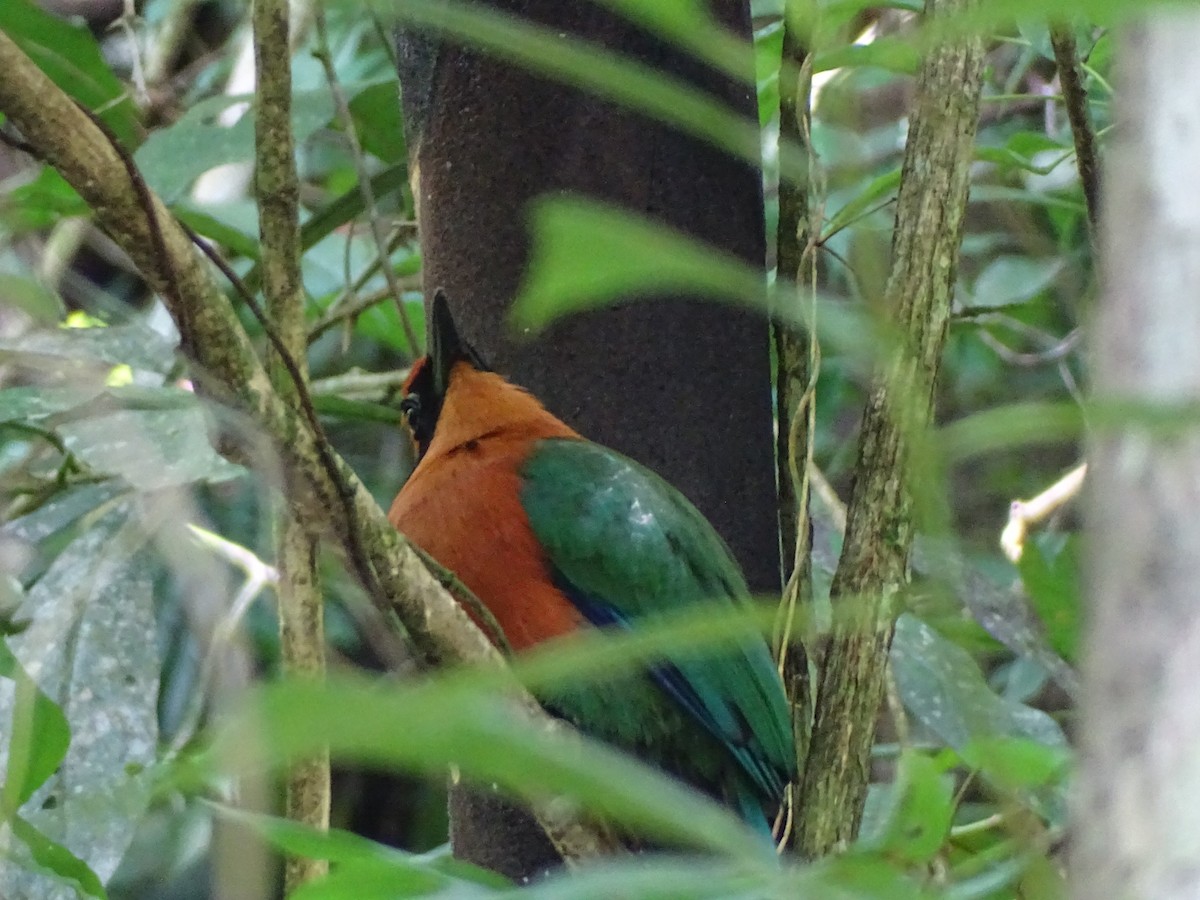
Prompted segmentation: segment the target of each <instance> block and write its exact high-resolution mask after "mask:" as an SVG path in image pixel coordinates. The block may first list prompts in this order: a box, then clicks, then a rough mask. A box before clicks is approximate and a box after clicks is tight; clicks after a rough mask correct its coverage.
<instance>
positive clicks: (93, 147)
mask: <svg viewBox="0 0 1200 900" xmlns="http://www.w3.org/2000/svg"><path fill="white" fill-rule="evenodd" d="M0 71H2V72H3V73H4V77H3V78H0V112H3V113H4V115H5V116H6V117H7V118H8V123H9V124H10V125H12V126H13V127H15V128H17V129H18V130H19V131H20V133H21V136H22V138H23V139H24V140H25V141H26V142H27V143H28V144H29V145H30V146H31V147H32V148H34V149H35V150H36V152H37V154H38V155H39V156H40V157H41V158H42V159H44V160H46V161H47V162H48V163H49V164H50V165H52V166H54V168H56V169H57V170H58V171H59V173H60V174H61V175H62V176H63V177H64V178H65V179H66V181H67V182H68V183H69V184H70V185H71V186H72V187H74V188H75V190H76V191H78V192H79V194H80V196H81V197H82V198H83V200H84V201H85V202H86V203H87V204H88V205H89V206H90V207H91V208H92V209H93V210H94V212H95V214H96V220H97V222H98V223H99V224H100V225H101V227H102V228H103V229H104V230H105V231H106V232H107V233H108V234H109V236H110V237H111V238H112V239H113V240H114V241H115V242H116V243H117V244H118V245H119V246H120V247H121V248H122V249H123V250H124V251H125V252H126V253H127V254H128V255H129V257H130V259H131V260H132V261H133V263H134V264H135V265H136V266H137V268H138V270H139V271H140V272H141V273H142V275H143V277H144V278H145V279H146V281H147V283H148V284H149V285H150V286H151V287H152V288H153V289H154V290H155V291H157V292H158V293H159V294H160V295H161V296H162V299H163V302H164V303H165V304H166V306H167V309H168V311H169V312H170V313H171V316H172V318H173V319H174V320H175V323H176V325H177V327H178V328H179V332H180V335H181V349H182V350H183V352H184V353H185V354H186V355H187V356H188V358H189V359H190V360H191V362H192V376H193V380H194V381H195V382H196V383H197V385H198V387H200V388H202V389H203V390H204V391H206V392H207V393H208V394H209V395H210V396H212V397H214V398H216V399H218V400H220V401H221V402H223V403H225V404H227V405H228V406H230V407H231V408H233V409H236V410H238V411H240V412H242V413H244V414H245V415H246V416H247V417H248V418H250V419H251V420H252V421H253V422H255V423H256V424H257V426H258V427H259V428H261V429H262V430H263V431H264V432H265V433H266V434H267V435H268V436H269V437H270V438H271V439H272V441H273V442H274V444H275V446H276V448H277V449H278V451H279V453H280V456H281V460H282V462H283V465H284V467H285V469H286V471H287V473H288V483H289V485H291V486H293V489H292V490H289V491H288V493H287V501H288V504H289V508H290V511H291V515H293V516H294V517H295V518H297V519H300V520H302V521H305V522H308V523H311V524H312V526H313V528H314V530H320V531H321V532H322V533H324V534H326V535H328V536H329V538H330V540H332V541H333V542H334V544H335V545H336V546H337V547H338V548H339V549H340V550H341V552H342V554H343V557H344V558H345V559H346V560H347V562H348V564H349V565H350V566H351V569H352V571H353V572H354V573H355V575H356V576H357V577H358V578H359V580H360V581H361V582H362V584H363V586H364V588H365V589H366V591H367V594H368V596H369V597H371V599H372V601H373V602H374V603H375V604H376V606H378V607H379V609H380V611H381V612H382V613H383V615H384V616H385V618H387V619H388V621H391V620H392V617H395V618H398V619H399V620H400V622H402V623H403V625H404V627H405V629H406V631H407V633H408V636H409V637H410V638H411V640H412V641H413V643H414V645H415V646H416V647H417V649H418V651H419V652H420V653H421V654H422V655H423V656H424V658H425V659H426V660H427V661H429V662H431V663H452V662H457V663H478V664H485V665H490V666H494V667H495V668H496V670H497V671H498V672H500V673H504V672H506V667H505V666H504V665H503V658H502V657H501V655H500V653H499V652H498V651H497V650H496V648H495V647H494V646H492V644H491V642H490V641H488V639H487V638H486V637H485V636H484V635H483V633H482V632H481V631H480V630H479V629H478V628H477V627H476V626H475V625H474V623H473V622H472V621H471V620H470V618H469V617H468V616H467V614H466V613H465V612H464V611H463V610H462V609H461V608H460V607H459V605H458V604H457V603H456V602H455V601H454V600H453V598H452V597H451V596H450V595H449V593H447V591H446V590H445V589H444V588H443V587H442V585H441V584H440V583H439V581H438V580H437V579H436V578H435V577H434V576H433V575H432V574H430V572H429V570H428V569H427V568H426V567H425V566H424V565H423V564H422V563H421V560H420V559H419V557H418V556H417V554H416V553H415V552H414V550H413V548H412V546H411V545H410V544H409V543H408V541H407V540H406V539H405V538H404V536H403V535H401V534H400V533H399V532H398V531H396V529H395V528H393V527H392V526H391V524H390V523H389V522H388V521H387V518H386V517H385V515H384V513H383V510H381V509H380V508H379V505H378V504H377V503H376V502H375V500H374V498H373V497H372V496H371V494H370V493H369V492H368V491H367V489H366V488H365V487H364V486H363V484H362V482H361V481H359V479H358V477H357V476H356V475H355V474H354V472H353V471H352V470H351V469H350V467H349V466H348V465H346V463H345V462H344V461H343V460H342V459H341V458H340V457H339V456H338V455H337V454H336V453H335V452H334V451H333V450H332V449H331V448H330V447H329V445H328V442H326V441H323V440H322V439H321V438H319V437H318V431H317V428H319V423H316V417H315V415H312V416H309V415H308V411H305V410H300V411H297V410H296V409H295V408H294V407H293V406H291V405H289V404H287V403H285V402H284V401H283V399H282V398H281V397H280V396H279V394H278V393H276V391H275V390H274V388H273V387H272V385H271V383H270V381H269V379H268V378H267V375H266V372H265V371H264V369H263V367H262V365H261V364H260V363H259V360H258V358H257V357H256V356H255V354H254V349H253V346H252V345H251V343H250V339H249V337H248V336H247V334H246V332H245V330H244V329H243V328H242V326H241V323H240V321H239V320H238V318H237V315H236V313H235V312H234V309H233V306H232V305H231V304H230V303H229V301H228V300H227V298H226V297H225V295H224V294H223V293H222V291H221V289H220V287H219V286H218V285H217V283H216V281H215V280H214V279H215V276H214V275H213V274H212V271H211V269H210V268H209V267H208V266H207V265H206V264H205V263H204V261H203V260H202V259H201V257H200V256H199V254H197V252H196V251H195V248H194V247H193V245H192V243H191V240H190V238H189V237H188V234H187V233H186V231H185V230H184V229H183V228H182V226H181V225H180V224H179V223H178V222H177V221H176V220H175V218H174V217H173V216H172V215H171V214H170V212H169V211H168V210H167V209H166V207H165V206H164V205H163V204H162V202H161V201H160V200H159V199H158V198H157V197H155V196H154V195H153V194H151V193H150V191H149V190H148V189H147V188H146V186H145V184H144V182H142V181H141V178H140V176H139V175H138V174H137V172H136V170H135V169H134V168H133V167H132V164H131V163H130V162H129V159H128V156H127V155H124V154H122V153H121V152H120V151H119V149H118V148H117V146H116V145H115V144H114V143H113V142H112V140H111V139H110V136H109V135H108V134H107V133H106V132H105V131H104V130H103V129H102V128H101V126H100V125H99V124H98V123H97V121H96V120H94V119H93V118H91V117H90V115H89V114H88V113H86V112H85V111H83V110H82V109H80V108H79V107H78V106H76V105H75V104H74V102H72V100H71V99H70V98H69V97H68V96H67V95H66V94H64V93H63V92H62V91H61V90H60V89H59V88H58V87H57V86H56V85H55V84H54V83H53V82H52V81H50V79H49V78H47V77H46V75H45V74H44V73H43V72H42V71H41V70H40V69H39V68H38V67H37V66H36V65H35V64H34V63H33V62H32V61H31V60H30V59H29V58H28V57H27V56H26V55H25V54H24V53H22V52H21V50H20V48H18V47H17V46H16V44H15V43H13V41H12V40H11V39H10V38H9V37H8V36H7V35H6V34H4V33H3V32H2V31H0ZM513 689H514V691H515V692H516V695H517V696H518V697H519V698H520V709H521V711H522V712H523V714H524V715H526V716H527V717H528V719H529V722H530V727H533V728H540V729H543V730H555V729H561V728H562V726H561V724H559V723H555V722H554V721H553V720H552V719H551V718H550V717H549V716H547V715H546V714H545V712H544V711H543V710H542V709H541V707H540V706H538V704H537V702H536V701H535V700H534V699H533V698H532V697H530V696H529V694H528V693H526V692H523V691H519V690H518V689H517V686H516V685H515V684H514V686H513ZM541 821H542V824H543V825H544V827H546V829H547V833H549V834H551V835H552V836H553V837H554V839H555V841H556V844H557V846H558V848H559V850H560V852H561V853H562V854H563V855H564V857H565V858H567V859H568V860H575V859H581V858H584V857H587V856H595V855H599V854H600V853H604V852H611V851H612V850H613V849H615V845H614V844H613V842H612V840H611V839H609V838H608V837H607V836H606V835H604V834H603V833H602V832H601V831H599V830H598V829H596V828H594V827H592V826H590V825H585V824H583V823H582V822H581V821H580V820H579V819H578V818H577V817H574V816H572V815H570V814H569V813H564V812H561V811H558V812H556V813H555V814H554V815H550V814H543V815H542V817H541Z"/></svg>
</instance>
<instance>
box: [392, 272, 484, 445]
mask: <svg viewBox="0 0 1200 900" xmlns="http://www.w3.org/2000/svg"><path fill="white" fill-rule="evenodd" d="M460 362H465V363H467V364H468V365H470V366H471V367H472V368H475V369H477V370H479V371H481V372H486V371H487V370H488V368H487V366H486V365H484V363H483V360H481V359H480V358H479V354H478V353H476V352H475V348H474V347H472V346H471V345H470V344H468V343H467V342H466V341H464V340H463V339H462V338H461V337H459V334H458V328H457V327H456V326H455V324H454V316H453V315H451V313H450V304H449V302H448V301H447V300H446V295H445V293H444V292H443V291H441V290H440V289H439V290H438V291H437V293H435V294H434V296H433V304H432V305H431V307H430V310H429V352H428V353H427V354H426V355H425V356H422V357H421V358H420V359H419V360H417V361H416V363H414V364H413V367H412V371H411V372H410V373H409V376H408V380H407V381H405V382H404V400H403V401H401V403H400V409H401V410H402V411H403V413H404V420H405V422H407V423H408V429H409V431H411V432H412V436H413V440H414V441H415V442H416V444H417V458H418V459H420V458H421V457H423V456H424V455H425V454H426V453H427V452H428V451H429V445H430V443H431V442H432V441H433V432H434V430H435V429H436V428H437V424H438V418H439V417H440V416H441V414H442V406H443V405H444V404H445V402H446V394H447V393H448V392H449V390H450V375H451V372H452V371H453V370H454V366H455V364H457V363H460Z"/></svg>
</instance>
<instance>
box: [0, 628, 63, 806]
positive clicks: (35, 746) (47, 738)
mask: <svg viewBox="0 0 1200 900" xmlns="http://www.w3.org/2000/svg"><path fill="white" fill-rule="evenodd" d="M0 678H7V679H9V680H10V681H12V682H13V684H14V690H13V701H12V719H11V721H10V723H9V726H8V765H7V767H6V770H5V773H4V791H3V796H2V797H0V817H3V816H4V814H5V813H12V812H16V810H17V809H19V808H20V807H21V805H22V804H23V803H24V802H25V801H26V800H28V799H29V798H30V797H31V796H32V795H33V792H34V791H36V790H37V789H38V788H40V787H41V786H42V785H43V784H45V783H46V779H47V778H49V777H50V776H51V775H53V774H54V771H55V769H57V768H58V766H59V763H61V762H62V760H63V757H64V756H66V754H67V747H69V746H70V743H71V728H70V726H69V725H68V724H67V717H66V716H65V715H63V711H62V709H61V708H60V707H59V705H58V704H57V703H55V702H54V701H53V700H51V699H50V698H49V697H47V696H46V695H45V694H44V693H43V692H42V691H41V690H40V689H39V688H38V686H37V684H35V683H34V681H33V679H32V678H30V677H29V674H28V673H27V672H26V671H25V669H24V667H23V666H22V665H21V663H20V662H19V661H18V660H17V658H16V657H15V656H13V653H12V651H11V650H10V649H9V648H8V644H7V643H5V642H4V640H3V639H0Z"/></svg>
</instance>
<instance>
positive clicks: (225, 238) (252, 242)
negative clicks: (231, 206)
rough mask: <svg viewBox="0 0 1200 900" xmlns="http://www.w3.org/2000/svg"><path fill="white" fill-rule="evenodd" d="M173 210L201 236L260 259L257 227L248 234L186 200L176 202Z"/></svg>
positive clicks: (239, 252) (246, 255)
mask: <svg viewBox="0 0 1200 900" xmlns="http://www.w3.org/2000/svg"><path fill="white" fill-rule="evenodd" d="M173 211H174V213H175V216H176V217H177V218H178V219H179V220H180V221H181V222H183V224H185V225H187V226H188V227H189V228H191V229H192V230H193V231H194V232H196V234H198V235H200V236H201V237H206V238H209V239H210V240H213V241H216V242H217V243H218V244H220V245H221V246H223V247H226V248H228V249H230V250H232V251H233V252H234V253H237V254H238V255H239V256H244V257H246V259H254V260H257V259H258V251H259V244H258V233H257V229H256V230H255V232H254V233H253V234H247V233H246V232H244V231H242V230H241V229H239V228H235V227H234V226H232V225H230V224H229V223H228V222H224V221H222V220H221V219H219V218H217V217H216V216H214V215H212V214H211V213H209V212H205V211H204V210H201V209H193V208H191V207H189V206H188V204H187V201H186V200H181V201H179V202H178V203H176V204H175V207H174V210H173Z"/></svg>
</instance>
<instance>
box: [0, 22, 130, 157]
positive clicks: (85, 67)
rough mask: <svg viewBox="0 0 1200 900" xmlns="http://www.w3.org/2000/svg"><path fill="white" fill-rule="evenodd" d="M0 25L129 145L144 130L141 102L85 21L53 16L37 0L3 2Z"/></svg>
mask: <svg viewBox="0 0 1200 900" xmlns="http://www.w3.org/2000/svg"><path fill="white" fill-rule="evenodd" d="M0 31H3V32H4V33H5V34H6V35H8V37H10V38H11V39H12V40H13V41H14V42H15V43H16V45H17V46H18V47H20V48H21V50H22V51H24V52H25V54H26V55H27V56H28V57H29V58H30V59H32V60H33V61H34V62H35V63H37V65H38V67H39V68H40V69H41V70H42V71H43V72H45V73H46V74H47V75H48V76H49V77H50V79H51V80H52V81H53V82H54V83H55V84H56V85H58V86H59V87H60V88H62V89H63V90H64V91H66V92H67V94H69V95H70V96H71V98H72V99H74V100H77V101H78V102H79V103H81V104H82V105H83V106H85V107H87V108H88V109H90V110H92V111H93V112H94V113H96V114H97V115H98V116H99V117H100V119H101V120H103V121H104V123H105V124H106V125H108V127H109V128H110V129H112V131H113V133H114V134H116V136H117V137H118V138H119V139H120V140H121V142H122V143H123V144H124V145H125V146H126V147H128V148H132V147H134V146H136V145H137V143H138V140H139V135H140V134H141V130H142V129H141V125H140V123H139V122H138V117H137V108H136V107H135V106H134V103H133V100H132V98H130V96H129V93H128V91H127V90H126V89H125V85H123V84H122V83H121V82H120V80H119V79H118V78H117V76H115V75H114V74H113V73H112V70H111V69H109V67H108V64H107V63H105V62H104V57H103V56H102V55H101V52H100V48H99V47H98V46H97V44H96V39H95V38H93V37H92V33H91V32H90V31H89V30H88V29H87V27H86V26H85V25H83V24H76V23H73V22H70V21H67V20H65V19H60V18H59V17H57V16H52V15H50V14H49V13H47V12H45V11H44V10H42V9H41V8H39V7H38V5H37V4H36V3H33V2H31V0H4V2H3V3H0Z"/></svg>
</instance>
